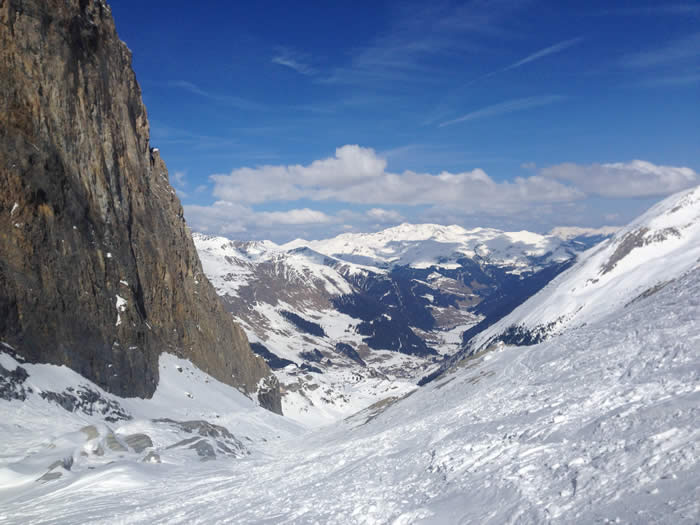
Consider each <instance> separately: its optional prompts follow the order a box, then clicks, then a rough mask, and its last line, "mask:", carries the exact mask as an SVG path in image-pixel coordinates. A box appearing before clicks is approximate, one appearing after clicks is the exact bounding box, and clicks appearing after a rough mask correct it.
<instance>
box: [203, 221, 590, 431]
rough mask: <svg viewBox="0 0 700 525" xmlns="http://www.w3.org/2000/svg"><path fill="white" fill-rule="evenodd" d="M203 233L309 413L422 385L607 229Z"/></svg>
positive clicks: (242, 317)
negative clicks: (252, 237) (249, 238)
mask: <svg viewBox="0 0 700 525" xmlns="http://www.w3.org/2000/svg"><path fill="white" fill-rule="evenodd" d="M566 233H568V232H566ZM584 233H585V232H584ZM194 240H195V244H196V246H197V248H198V250H199V253H200V257H201V258H202V262H203V265H204V270H205V272H206V273H207V275H208V276H209V278H210V279H211V281H212V283H213V284H214V286H215V288H216V289H217V292H218V293H219V295H220V296H221V298H222V300H223V302H224V307H225V308H226V309H227V310H228V311H229V312H230V313H231V314H232V315H233V316H234V317H235V318H236V319H237V320H238V321H239V322H240V323H241V324H242V325H243V327H244V329H245V330H246V332H247V334H248V336H249V337H250V338H251V339H252V340H254V341H255V343H254V345H253V350H254V351H255V352H256V353H257V354H258V355H260V356H261V357H263V358H264V359H265V360H266V361H267V363H268V364H269V365H270V366H271V367H272V368H273V369H274V370H275V374H276V375H277V377H278V379H279V380H280V382H281V384H282V395H283V406H284V407H285V414H288V415H290V416H291V417H297V418H298V419H301V420H305V421H306V420H308V419H309V417H310V416H309V414H311V413H313V412H316V413H322V414H326V415H327V414H328V412H329V410H330V411H332V410H337V411H339V412H337V413H334V414H332V417H331V419H332V418H334V417H338V416H339V415H346V416H347V415H350V413H352V411H353V410H358V409H360V408H364V406H366V405H367V404H368V403H371V402H372V401H373V400H374V401H377V400H379V399H382V398H384V397H386V396H387V395H388V394H387V392H388V391H387V387H386V385H387V384H388V383H387V380H389V381H391V382H393V383H394V385H396V384H398V383H401V385H402V386H401V388H405V389H410V388H414V385H415V382H416V381H417V380H418V379H419V378H420V377H423V376H426V375H429V374H430V372H431V371H432V370H433V369H434V368H435V366H436V365H437V364H438V363H441V362H443V360H444V359H446V358H448V357H449V356H453V355H455V354H458V353H460V352H461V351H462V348H463V347H464V346H465V345H466V344H467V343H468V341H469V339H470V338H471V337H472V336H473V335H474V334H476V333H479V332H480V331H482V330H484V329H485V328H487V327H488V326H491V325H492V324H494V323H495V322H496V321H498V320H499V319H501V318H502V317H503V316H504V315H506V314H508V313H510V312H511V311H512V310H513V309H515V308H516V307H517V306H518V305H520V304H521V303H522V302H523V301H525V300H526V299H528V298H529V297H531V296H532V295H533V294H535V293H536V292H538V291H539V290H540V289H541V288H542V287H543V286H545V285H546V284H547V283H548V282H549V281H550V280H551V279H552V278H554V277H555V276H556V275H557V274H559V273H560V272H562V271H564V270H565V269H566V268H568V267H569V266H570V265H571V264H572V263H573V261H574V260H575V259H576V256H577V254H579V253H580V252H581V251H583V250H584V249H586V248H588V247H590V246H591V245H592V244H593V243H594V242H595V241H596V240H597V232H593V235H580V236H577V237H566V238H562V237H559V236H557V235H539V234H534V233H530V232H502V231H500V230H493V229H486V228H476V229H474V230H466V229H464V228H460V227H459V226H438V225H430V224H423V225H412V224H403V225H400V226H396V227H394V228H389V229H387V230H384V231H381V232H377V233H372V234H343V235H340V236H338V237H335V238H332V239H326V240H322V241H305V240H296V241H292V242H290V243H288V244H285V245H281V246H280V245H276V244H274V243H272V242H270V241H254V242H244V241H230V240H228V239H225V238H221V237H211V236H205V235H201V234H194ZM444 362H445V363H446V362H447V361H444ZM309 372H312V373H309ZM389 378H391V379H389ZM397 382H398V383H397ZM349 384H350V385H352V387H350V386H348V385H349ZM389 392H390V393H391V394H392V395H396V394H398V393H399V392H394V391H391V390H389ZM353 397H354V398H355V400H353ZM295 412H296V414H295Z"/></svg>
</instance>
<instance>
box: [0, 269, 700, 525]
mask: <svg viewBox="0 0 700 525" xmlns="http://www.w3.org/2000/svg"><path fill="white" fill-rule="evenodd" d="M698 319H700V270H698V269H694V270H690V271H688V272H686V273H685V274H684V275H682V276H680V277H678V278H677V279H676V280H674V281H672V282H671V283H669V284H668V285H667V286H666V287H664V288H663V289H660V290H659V291H658V292H657V293H655V294H653V295H649V296H645V297H641V298H640V299H639V300H637V301H635V302H633V303H632V304H630V305H629V306H627V307H625V306H622V307H620V308H617V309H612V310H608V311H606V312H605V313H603V314H601V315H600V316H598V317H597V318H596V319H594V320H592V321H591V322H590V323H588V324H587V325H586V326H582V327H580V328H579V329H577V330H570V331H566V332H564V333H562V334H561V336H559V337H556V338H552V339H550V340H547V341H545V342H543V343H540V344H537V345H533V346H528V347H511V346H505V345H499V346H494V347H492V349H491V350H490V351H488V352H485V353H482V354H480V355H478V356H475V357H473V358H471V359H469V360H466V361H464V362H463V363H462V364H461V366H460V367H459V368H457V369H455V370H453V371H451V372H449V373H448V374H447V375H446V376H444V377H442V378H440V380H439V381H435V382H433V383H430V384H429V385H428V386H426V387H424V388H421V389H419V390H418V391H416V392H415V393H413V394H412V395H410V396H408V397H405V398H404V399H402V400H399V401H397V402H396V403H394V404H393V405H392V406H384V407H374V408H372V409H368V410H367V411H365V412H363V413H360V414H357V415H356V416H354V417H352V418H350V419H348V420H346V421H343V422H340V423H338V424H336V425H333V426H331V427H327V428H324V429H321V430H318V431H316V432H313V433H309V434H305V435H303V436H299V435H298V434H294V433H287V434H286V436H285V435H284V434H283V435H282V438H281V439H279V440H268V441H267V442H262V441H261V442H260V447H259V448H256V449H253V450H252V451H251V454H250V455H245V456H244V457H241V458H228V457H224V458H221V459H219V460H217V461H208V462H200V461H191V462H186V463H177V462H172V463H163V464H143V463H137V462H135V461H129V460H127V459H118V460H117V461H116V462H115V463H111V464H96V465H94V466H95V468H94V469H93V470H89V469H86V470H81V471H79V472H78V473H76V474H75V476H74V477H71V478H70V479H59V480H54V481H48V482H46V483H35V482H32V483H30V484H27V485H25V486H23V487H22V490H21V491H19V492H18V491H16V490H15V491H12V490H8V489H7V488H5V489H0V522H1V523H39V522H42V523H47V522H49V523H84V522H86V521H89V522H91V523H113V522H114V519H115V516H118V519H119V521H120V522H122V523H213V522H217V523H341V524H344V523H360V524H379V523H395V524H407V523H481V524H489V523H494V524H502V523H521V524H530V523H532V524H536V523H537V524H539V523H562V524H564V523H606V522H607V523H663V524H695V523H697V521H698V516H700V462H699V458H700V426H699V424H698V421H700V323H698ZM44 366H47V365H44ZM176 374H177V372H176ZM175 377H177V375H176V376H175ZM188 388H190V387H189V386H188ZM176 391H177V389H176ZM181 391H182V389H180V393H181ZM178 399H182V398H181V397H180V398H178ZM185 399H188V398H185ZM0 403H3V405H2V413H3V415H4V416H6V415H10V414H11V413H13V411H15V410H16V411H17V415H12V416H11V417H12V418H14V419H10V420H8V422H7V423H4V426H3V427H2V434H3V435H2V436H1V437H2V438H5V437H6V436H8V435H9V436H12V437H13V439H14V443H15V445H13V447H14V450H15V452H14V454H17V451H18V450H19V449H21V446H20V445H19V444H20V443H21V439H23V438H26V439H29V440H30V441H29V442H28V443H30V444H31V443H36V442H37V440H38V438H37V437H32V435H31V432H32V431H33V429H34V428H35V427H36V425H44V426H46V427H48V426H49V423H38V422H36V421H34V419H33V418H22V415H21V413H22V409H21V408H17V407H18V406H20V405H18V404H14V402H11V403H7V402H3V401H0ZM139 403H143V404H146V403H148V402H147V401H142V402H139ZM164 408H167V409H168V410H173V408H172V407H171V406H170V402H168V403H167V404H166V405H165V406H164ZM231 409H232V410H237V409H236V408H233V407H232V408H231ZM226 410H227V408H224V409H222V410H221V411H220V412H221V415H222V417H223V416H226V415H227V414H226ZM46 415H47V416H49V414H48V413H47V414H46ZM251 416H253V414H252V413H248V417H251ZM269 417H270V418H271V419H269V420H268V422H269V423H270V427H269V428H272V425H273V424H274V423H276V422H278V421H279V420H280V418H277V417H274V416H272V415H270V416H269ZM18 421H21V425H22V426H21V428H20V427H17V428H15V427H13V426H12V425H13V423H14V422H18ZM76 423H77V422H76ZM245 425H246V423H245V422H244V421H240V422H239V423H238V428H240V430H238V429H237V428H231V430H232V431H234V432H237V433H238V432H243V431H245V428H246V427H245ZM62 427H63V430H70V429H71V428H73V427H71V425H69V424H67V423H65V424H62ZM30 446H31V445H30Z"/></svg>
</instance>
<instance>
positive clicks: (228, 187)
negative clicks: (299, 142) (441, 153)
mask: <svg viewBox="0 0 700 525" xmlns="http://www.w3.org/2000/svg"><path fill="white" fill-rule="evenodd" d="M211 179H212V181H213V182H214V191H213V193H214V196H216V197H217V198H219V199H221V200H225V201H231V202H244V203H250V204H256V203H262V202H268V201H295V200H298V199H310V200H314V201H323V200H335V201H339V202H347V203H353V204H370V205H371V204H384V205H386V204H405V205H435V204H447V203H450V204H454V205H460V206H464V207H469V208H470V209H475V210H479V211H482V212H486V213H489V212H499V213H500V212H502V211H504V210H507V209H511V210H516V209H522V208H524V207H527V206H529V205H530V204H532V203H542V202H558V201H570V200H575V199H578V198H581V197H583V194H582V193H581V192H580V191H579V190H578V189H576V188H572V187H570V186H567V185H564V184H562V183H560V182H559V181H556V180H553V179H551V178H545V177H541V176H539V175H535V176H531V177H527V178H523V177H518V178H516V179H514V180H513V181H505V182H496V181H494V180H493V179H491V178H490V177H489V176H488V175H487V174H486V173H485V172H484V171H483V170H481V169H475V170H472V171H467V172H462V173H450V172H446V171H445V172H442V173H439V174H437V175H433V174H430V173H416V172H413V171H405V172H403V173H400V174H399V173H391V172H388V171H386V160H385V159H383V158H380V157H379V156H378V155H377V154H376V152H375V151H374V150H373V149H370V148H362V147H360V146H357V145H348V146H343V147H341V148H338V149H337V150H336V154H335V156H334V157H330V158H327V159H322V160H316V161H314V162H312V163H311V164H309V165H307V166H301V165H293V166H260V167H257V168H241V169H237V170H234V171H233V172H232V173H231V174H230V175H213V176H212V177H211Z"/></svg>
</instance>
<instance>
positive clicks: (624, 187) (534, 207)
mask: <svg viewBox="0 0 700 525" xmlns="http://www.w3.org/2000/svg"><path fill="white" fill-rule="evenodd" d="M524 167H525V168H526V169H528V170H530V171H532V172H533V173H531V174H529V175H528V176H524V177H515V178H513V179H510V180H505V181H496V180H494V179H492V178H491V177H490V176H489V175H488V174H487V173H486V172H484V171H483V170H481V169H473V170H471V171H464V172H459V173H452V172H448V171H443V172H440V173H436V174H432V173H419V172H415V171H410V170H409V171H404V172H402V173H393V172H391V171H387V163H386V160H385V159H383V158H381V156H379V155H377V153H376V152H375V151H374V150H372V149H370V148H363V147H360V146H357V145H347V146H343V147H341V148H338V149H337V150H336V152H335V155H334V156H332V157H328V158H325V159H319V160H316V161H313V162H311V163H309V164H307V165H291V166H285V165H278V166H260V167H257V168H241V169H237V170H234V171H233V172H232V173H231V174H229V175H215V176H212V177H211V180H212V181H213V183H214V186H213V194H214V196H215V197H217V198H218V199H219V200H218V201H216V202H215V203H214V204H212V205H210V206H194V205H191V206H185V214H186V216H187V220H188V222H189V224H190V225H191V227H192V229H193V230H195V231H204V232H210V233H217V234H222V235H226V236H229V237H233V238H238V239H254V238H257V239H259V238H267V239H272V240H275V241H287V240H289V239H292V238H295V237H304V238H323V237H329V236H332V235H335V234H337V233H340V232H342V231H345V230H348V231H369V230H373V229H377V228H380V227H385V226H386V225H389V224H391V223H399V222H403V221H406V220H407V221H410V222H437V223H441V224H462V225H471V226H495V227H502V228H518V229H520V228H523V227H526V228H530V229H536V230H540V231H546V230H548V229H551V227H552V226H557V225H560V224H564V223H566V224H578V225H579V226H600V225H601V224H602V222H601V221H602V218H603V217H604V216H605V217H606V219H608V220H609V218H610V217H612V215H610V214H611V213H613V212H615V213H617V214H621V215H617V216H616V217H618V219H616V220H618V222H626V221H627V220H629V219H631V218H632V217H633V216H634V215H636V214H638V213H639V212H640V211H641V208H639V206H645V205H648V203H647V204H644V203H643V202H642V201H643V199H640V198H644V197H652V196H654V197H655V196H662V195H667V194H670V193H673V192H676V191H679V190H682V189H684V188H687V187H689V186H692V185H694V184H698V183H700V177H699V176H698V174H697V173H696V172H694V171H693V170H692V169H690V168H685V167H673V166H660V165H655V164H652V163H650V162H646V161H641V160H635V161H631V162H626V163H623V162H620V163H610V164H591V165H579V164H573V163H568V164H559V165H556V166H551V167H547V168H540V169H537V168H536V167H535V166H534V164H532V165H524ZM591 196H600V197H605V198H616V199H619V198H635V201H629V202H630V204H629V206H627V205H626V206H624V207H623V208H622V209H621V208H620V203H619V201H611V202H615V204H611V205H610V206H614V208H613V209H611V207H610V206H608V207H607V209H606V205H604V204H602V205H601V203H597V204H595V207H594V208H591V207H590V206H591V201H588V200H586V199H587V198H588V197H591ZM300 201H302V202H308V201H312V202H332V203H334V204H332V205H331V206H332V207H333V208H335V207H336V205H337V203H345V204H346V206H345V207H344V209H340V210H339V211H335V212H333V213H329V212H327V209H326V208H325V207H324V208H323V209H324V211H321V210H319V209H313V208H314V206H310V207H305V206H301V205H298V203H299V202H300ZM282 202H287V203H289V204H291V206H290V205H289V204H288V205H287V206H284V207H286V208H290V207H291V208H293V209H286V210H285V209H284V208H282V206H281V205H280V203H282ZM261 203H271V206H273V208H272V209H270V207H269V206H270V204H268V206H266V208H267V210H266V211H259V210H256V209H254V208H255V206H256V205H260V204H261ZM635 203H636V204H635ZM294 204H297V206H294ZM324 206H327V205H324ZM398 206H401V208H400V209H401V213H399V211H398V210H397V209H396V208H397V207H398ZM319 207H320V206H319ZM280 208H282V209H280ZM367 208H369V209H367ZM606 213H607V214H608V215H607V216H606V215H605V214H606Z"/></svg>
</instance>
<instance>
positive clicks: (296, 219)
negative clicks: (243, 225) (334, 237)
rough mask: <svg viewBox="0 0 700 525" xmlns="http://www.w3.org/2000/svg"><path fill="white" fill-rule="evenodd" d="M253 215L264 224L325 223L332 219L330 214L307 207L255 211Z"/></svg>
mask: <svg viewBox="0 0 700 525" xmlns="http://www.w3.org/2000/svg"><path fill="white" fill-rule="evenodd" d="M255 216H256V218H258V219H260V220H261V221H262V222H263V223H266V224H326V223H329V222H333V221H334V219H333V217H331V216H330V215H326V214H325V213H323V212H322V211H318V210H311V209H309V208H303V209H300V210H289V211H264V212H258V213H256V214H255Z"/></svg>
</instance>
